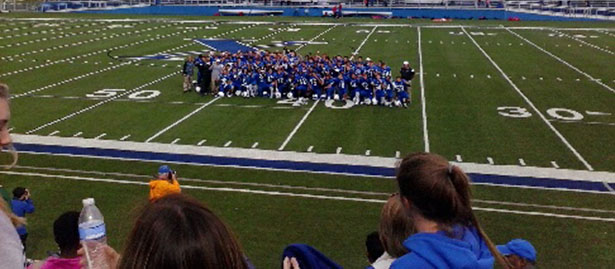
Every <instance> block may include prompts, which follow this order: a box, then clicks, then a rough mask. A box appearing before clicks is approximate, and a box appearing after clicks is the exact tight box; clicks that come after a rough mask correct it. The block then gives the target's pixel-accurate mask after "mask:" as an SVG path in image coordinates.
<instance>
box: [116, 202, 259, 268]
mask: <svg viewBox="0 0 615 269" xmlns="http://www.w3.org/2000/svg"><path fill="white" fill-rule="evenodd" d="M119 268H123V269H126V268H139V269H141V268H152V269H157V268H161V269H162V268H177V269H182V268H186V269H188V268H231V269H234V268H247V263H246V261H245V259H244V256H243V254H242V250H241V247H240V245H239V243H238V242H237V240H236V239H235V235H234V234H233V233H232V232H231V230H230V229H229V228H228V227H227V226H226V225H225V224H224V223H223V222H222V220H220V219H219V218H218V217H217V216H216V215H215V214H214V213H213V212H211V211H210V210H209V209H207V208H206V207H205V206H203V205H202V204H201V203H200V202H199V201H197V200H195V199H193V198H190V197H187V196H185V195H181V194H173V195H167V196H165V197H163V198H160V199H158V200H156V201H155V202H153V203H150V204H148V205H146V206H145V207H144V209H143V211H142V212H141V213H140V215H139V216H138V217H137V219H136V222H135V224H134V227H133V228H132V232H131V233H130V235H129V237H128V241H127V243H126V248H125V250H124V253H123V256H122V258H121V259H120V266H119Z"/></svg>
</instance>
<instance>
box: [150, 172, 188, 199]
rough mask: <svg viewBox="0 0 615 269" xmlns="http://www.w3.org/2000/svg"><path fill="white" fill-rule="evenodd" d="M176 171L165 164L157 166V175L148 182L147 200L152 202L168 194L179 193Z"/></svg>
mask: <svg viewBox="0 0 615 269" xmlns="http://www.w3.org/2000/svg"><path fill="white" fill-rule="evenodd" d="M180 192H181V188H180V187H179V182H177V173H176V172H175V171H173V170H171V168H170V167H169V166H167V165H162V166H160V168H158V176H157V177H156V178H154V179H152V180H151V181H150V182H149V200H150V202H153V201H155V200H157V199H160V198H162V197H164V196H166V195H169V194H175V193H180Z"/></svg>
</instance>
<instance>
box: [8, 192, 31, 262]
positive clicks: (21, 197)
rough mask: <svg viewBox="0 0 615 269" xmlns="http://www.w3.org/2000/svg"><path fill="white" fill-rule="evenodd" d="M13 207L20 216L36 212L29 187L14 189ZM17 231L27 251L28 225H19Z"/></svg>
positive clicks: (23, 216)
mask: <svg viewBox="0 0 615 269" xmlns="http://www.w3.org/2000/svg"><path fill="white" fill-rule="evenodd" d="M11 209H13V213H14V214H15V215H16V216H18V217H20V218H25V217H26V214H32V213H34V204H33V203H32V199H30V191H29V190H28V189H26V188H24V187H17V188H15V189H13V200H12V201H11ZM17 233H18V234H19V239H21V243H22V244H23V250H24V252H25V251H26V240H27V239H28V230H27V229H26V226H25V225H21V226H18V227H17Z"/></svg>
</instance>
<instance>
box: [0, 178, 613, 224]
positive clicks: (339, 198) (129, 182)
mask: <svg viewBox="0 0 615 269" xmlns="http://www.w3.org/2000/svg"><path fill="white" fill-rule="evenodd" d="M0 174H5V175H16V176H28V177H40V178H45V179H48V180H57V179H67V180H77V181H89V182H103V183H112V184H126V185H142V186H147V185H148V184H149V183H148V182H145V181H134V180H119V179H112V178H96V177H83V176H70V175H57V174H43V173H31V172H16V171H0ZM182 188H183V189H195V190H204V191H218V192H234V193H250V194H260V195H267V196H281V197H298V198H308V199H318V200H333V201H352V202H363V203H377V204H383V203H385V202H386V200H384V199H368V198H357V197H346V196H332V195H318V194H307V193H295V192H280V191H265V190H254V189H246V188H229V187H206V186H195V185H186V184H184V185H182ZM473 209H474V210H477V211H486V212H496V213H507V214H515V215H529V216H541V217H553V218H564V219H578V220H589V221H602V222H615V218H603V217H592V216H579V215H568V214H555V213H547V212H537V211H522V210H509V209H498V208H485V207H473Z"/></svg>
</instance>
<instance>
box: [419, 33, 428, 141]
mask: <svg viewBox="0 0 615 269" xmlns="http://www.w3.org/2000/svg"><path fill="white" fill-rule="evenodd" d="M417 32H418V44H419V45H418V49H419V68H420V70H419V78H420V81H421V113H422V116H423V143H424V144H425V152H429V151H430V147H429V130H428V129H427V108H426V106H427V103H426V101H425V100H426V98H425V79H424V77H423V74H424V72H423V47H422V46H421V27H418V28H417Z"/></svg>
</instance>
